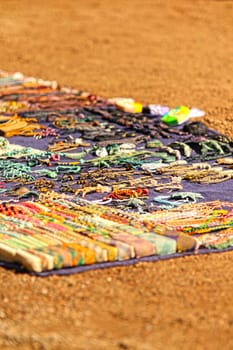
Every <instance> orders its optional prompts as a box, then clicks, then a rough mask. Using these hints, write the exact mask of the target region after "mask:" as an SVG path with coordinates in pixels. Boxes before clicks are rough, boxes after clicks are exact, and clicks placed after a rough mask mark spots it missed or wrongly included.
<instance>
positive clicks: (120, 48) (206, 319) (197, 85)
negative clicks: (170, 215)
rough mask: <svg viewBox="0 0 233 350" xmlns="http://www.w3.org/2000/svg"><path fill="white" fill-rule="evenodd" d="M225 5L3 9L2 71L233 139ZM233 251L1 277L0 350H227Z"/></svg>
mask: <svg viewBox="0 0 233 350" xmlns="http://www.w3.org/2000/svg"><path fill="white" fill-rule="evenodd" d="M232 23H233V2H232V1H230V0H228V1H227V0H225V1H224V0H215V1H214V0H212V1H211V0H202V1H199V0H195V1H191V0H190V1H189V0H183V1H178V0H176V1H172V0H170V1H168V0H167V1H165V0H161V1H159V0H151V1H147V0H144V1H139V0H132V1H130V0H129V1H127V0H125V1H124V0H117V1H112V0H102V1H100V0H99V1H98V0H76V1H74V0H64V1H58V0H53V1H50V0H47V1H42V0H41V1H39V0H34V1H29V0H28V1H27V0H21V1H12V0H1V1H0V25H1V27H0V68H2V69H5V70H9V71H23V72H24V73H25V74H28V75H33V76H39V77H43V78H48V79H57V80H59V81H60V82H61V83H63V84H68V85H74V86H75V87H77V88H80V89H82V90H83V89H84V90H89V91H92V92H95V93H98V94H101V95H104V96H132V97H135V98H136V99H138V100H139V101H142V102H154V103H161V104H163V103H165V104H168V105H170V106H175V105H179V104H186V105H191V106H197V107H200V108H203V109H205V110H206V111H207V116H206V117H205V118H204V119H205V121H206V122H208V124H209V125H210V126H212V127H215V128H217V129H218V130H220V131H224V132H226V133H227V134H228V135H231V136H233V97H232V88H233V69H232V66H233V65H232V57H233V46H232V42H233V26H232ZM232 263H233V253H224V254H217V255H211V256H201V257H187V258H181V259H177V260H170V261H160V262H158V263H154V264H149V263H148V264H140V265H138V266H137V267H128V268H115V269H111V270H103V271H92V272H88V273H84V274H80V275H73V276H68V277H49V278H35V277H31V276H28V275H17V274H15V273H14V272H12V271H7V270H5V269H0V300H1V303H0V349H1V350H10V349H16V348H17V349H19V350H21V349H39V350H44V349H77V350H79V349H80V350H81V349H83V350H89V349H97V350H101V349H113V350H114V349H123V350H127V349H129V350H134V349H140V350H152V349H153V350H154V349H156V350H157V349H159V350H160V349H185V350H186V349H195V350H199V349H220V348H221V349H232V348H233V338H232V334H233V306H232V302H231V300H232V289H233V279H232V274H233V264H232Z"/></svg>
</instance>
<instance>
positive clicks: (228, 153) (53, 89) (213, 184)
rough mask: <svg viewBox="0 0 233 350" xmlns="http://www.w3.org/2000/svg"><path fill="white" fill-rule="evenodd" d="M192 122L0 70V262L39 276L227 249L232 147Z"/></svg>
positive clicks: (171, 111) (188, 116) (185, 115)
mask: <svg viewBox="0 0 233 350" xmlns="http://www.w3.org/2000/svg"><path fill="white" fill-rule="evenodd" d="M204 114H205V113H204V112H203V111H201V110H199V109H197V108H189V107H186V106H178V107H175V108H169V107H167V106H161V105H152V104H150V105H143V104H141V103H139V102H137V101H134V100H133V99H129V98H111V99H104V98H101V97H99V96H97V95H93V94H91V93H89V92H85V91H79V90H76V89H73V88H70V87H66V86H60V85H59V84H58V83H57V82H56V81H46V80H42V79H35V78H31V77H25V76H24V75H22V74H21V73H14V74H8V73H6V72H4V71H0V204H1V210H0V215H1V221H0V224H1V248H0V260H4V261H5V260H7V261H13V262H18V263H20V264H22V265H23V266H24V267H26V268H27V269H29V270H32V271H37V272H40V271H44V270H51V269H59V268H61V267H72V266H79V265H80V266H81V265H83V264H85V265H88V264H95V263H98V262H107V261H108V262H113V261H119V260H130V259H136V258H139V257H145V256H158V255H169V254H175V253H177V252H182V253H185V252H187V251H195V252H197V251H198V248H199V247H205V248H207V249H222V247H224V248H225V247H231V246H232V242H233V240H232V237H231V234H232V221H231V220H232V214H231V213H232V209H231V204H230V202H231V200H232V193H233V190H232V188H233V140H232V139H231V138H229V137H226V136H224V135H220V134H219V133H217V132H215V131H214V130H210V129H208V127H207V126H206V125H205V124H204V123H202V122H200V121H197V120H196V119H192V118H198V117H202V116H203V115H204ZM59 196H61V197H59ZM225 205H226V206H227V209H226V208H225ZM215 207H216V208H217V209H216V208H215ZM219 208H220V209H219ZM190 213H191V214H190ZM192 213H193V214H192ZM77 214H78V215H77ZM182 215H183V216H182ZM77 217H78V219H77ZM209 232H211V233H209ZM200 234H201V238H200V237H199V236H198V235H200ZM201 249H202V248H201Z"/></svg>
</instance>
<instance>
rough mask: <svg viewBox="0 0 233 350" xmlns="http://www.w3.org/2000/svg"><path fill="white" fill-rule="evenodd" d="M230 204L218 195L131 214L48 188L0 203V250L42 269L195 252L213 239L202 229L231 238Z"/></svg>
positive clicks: (27, 265)
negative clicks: (20, 199)
mask: <svg viewBox="0 0 233 350" xmlns="http://www.w3.org/2000/svg"><path fill="white" fill-rule="evenodd" d="M223 207H224V208H225V209H223ZM226 208H227V209H226ZM232 208H233V204H231V203H221V202H217V201H216V202H207V203H201V204H199V205H195V206H194V205H192V206H190V205H189V204H188V205H184V207H183V208H182V211H179V212H177V211H174V210H170V211H167V212H166V213H165V214H164V212H163V211H158V212H156V213H154V214H144V215H142V214H141V215H140V214H136V215H135V214H134V213H125V212H124V211H122V210H119V209H115V208H112V207H107V206H101V205H96V204H92V203H90V202H88V201H85V200H82V199H76V200H74V197H71V198H69V197H68V196H64V195H63V196H62V195H60V194H58V193H55V192H51V193H50V194H48V193H47V194H45V195H41V196H40V197H39V200H38V201H37V202H32V201H23V202H18V203H3V204H1V206H0V217H1V236H0V237H1V239H0V255H1V258H3V259H4V260H6V261H8V262H17V263H20V264H21V265H22V266H23V267H24V268H26V269H27V270H29V271H33V272H42V271H44V270H53V269H61V268H64V267H75V266H82V265H89V264H96V263H103V262H116V261H123V260H130V259H135V258H142V257H147V256H157V255H159V256H163V255H170V254H174V253H176V252H187V251H194V252H196V251H197V250H198V248H199V247H200V246H201V245H202V246H208V245H210V246H212V245H213V244H215V245H216V244H217V242H216V241H215V242H214V243H213V242H212V239H211V238H208V237H209V236H208V235H205V233H207V232H211V231H215V230H218V234H219V232H220V234H219V236H220V237H221V234H223V237H224V243H225V245H226V244H227V242H230V244H232V240H233V232H232V231H230V230H229V228H230V227H232V225H233V210H232ZM221 230H222V231H221ZM202 235H203V237H202ZM226 238H227V239H226Z"/></svg>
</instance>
